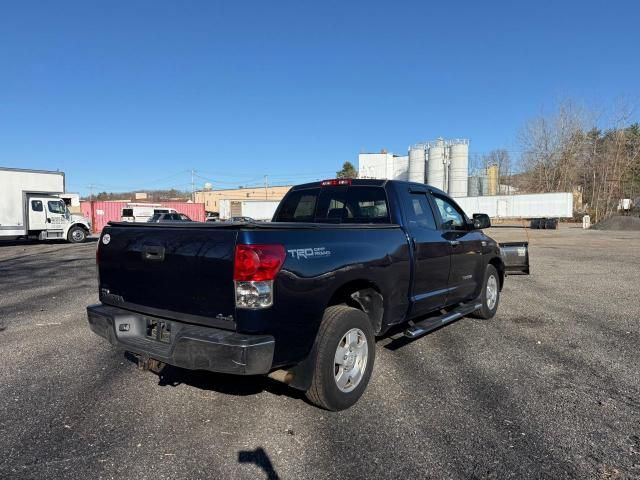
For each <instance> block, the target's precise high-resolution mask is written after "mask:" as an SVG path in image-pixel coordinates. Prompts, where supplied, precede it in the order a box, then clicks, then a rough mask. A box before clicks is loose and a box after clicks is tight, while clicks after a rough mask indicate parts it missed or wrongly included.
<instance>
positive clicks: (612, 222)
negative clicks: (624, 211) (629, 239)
mask: <svg viewBox="0 0 640 480" xmlns="http://www.w3.org/2000/svg"><path fill="white" fill-rule="evenodd" d="M593 228H595V229H596V230H625V231H631V230H640V217H630V216H618V217H609V218H607V219H606V220H603V221H602V222H599V223H597V224H596V225H594V226H593Z"/></svg>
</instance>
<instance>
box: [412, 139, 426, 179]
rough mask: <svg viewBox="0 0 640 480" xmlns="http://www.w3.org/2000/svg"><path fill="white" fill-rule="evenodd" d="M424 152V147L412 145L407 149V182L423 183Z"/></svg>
mask: <svg viewBox="0 0 640 480" xmlns="http://www.w3.org/2000/svg"><path fill="white" fill-rule="evenodd" d="M426 161H427V158H426V150H425V146H424V145H420V144H418V145H414V146H413V147H411V148H410V149H409V181H410V182H417V183H424V182H425V175H424V173H425V166H426Z"/></svg>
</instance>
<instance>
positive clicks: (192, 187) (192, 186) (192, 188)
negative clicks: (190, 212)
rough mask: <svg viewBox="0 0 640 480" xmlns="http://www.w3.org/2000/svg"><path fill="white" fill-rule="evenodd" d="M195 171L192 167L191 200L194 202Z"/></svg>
mask: <svg viewBox="0 0 640 480" xmlns="http://www.w3.org/2000/svg"><path fill="white" fill-rule="evenodd" d="M195 173H196V171H195V170H194V169H193V168H192V169H191V201H192V202H195V201H196V180H195Z"/></svg>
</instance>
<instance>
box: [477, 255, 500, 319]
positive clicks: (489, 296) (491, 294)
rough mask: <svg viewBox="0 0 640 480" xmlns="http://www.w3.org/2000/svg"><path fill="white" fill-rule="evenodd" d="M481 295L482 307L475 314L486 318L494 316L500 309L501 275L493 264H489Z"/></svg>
mask: <svg viewBox="0 0 640 480" xmlns="http://www.w3.org/2000/svg"><path fill="white" fill-rule="evenodd" d="M480 297H481V300H482V307H480V308H479V309H478V310H476V311H475V312H473V316H474V317H476V318H482V319H486V320H488V319H489V318H493V317H494V315H495V314H496V312H497V311H498V303H500V277H499V276H498V271H497V270H496V267H494V266H493V265H487V269H486V270H485V273H484V283H483V285H482V293H481V295H480Z"/></svg>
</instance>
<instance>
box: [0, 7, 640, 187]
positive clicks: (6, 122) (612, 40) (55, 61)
mask: <svg viewBox="0 0 640 480" xmlns="http://www.w3.org/2000/svg"><path fill="white" fill-rule="evenodd" d="M639 17H640V4H638V2H633V1H628V2H622V1H608V2H588V1H579V2H578V1H576V2H573V1H563V2H560V1H555V2H551V1H537V2H514V1H510V2H488V1H485V2H479V1H469V2H437V3H436V2H401V1H394V2H390V1H387V2H373V1H367V2H349V1H316V2H310V1H301V0H298V1H291V2H279V1H259V2H242V1H233V2H232V1H228V2H222V1H173V2H169V1H134V0H129V1H89V2H87V1H78V2H65V1H56V2H50V1H42V2H31V1H20V2H3V3H2V5H1V6H0V165H2V166H14V167H24V168H44V169H60V170H63V171H65V172H66V174H67V181H68V190H70V191H79V192H82V193H86V192H88V185H89V184H95V185H96V187H95V189H96V190H128V189H144V188H159V187H176V188H181V189H189V188H190V186H189V184H190V181H191V176H190V173H189V170H190V169H195V170H196V171H197V174H198V177H197V183H198V185H199V186H201V185H202V182H204V181H205V180H204V179H205V178H206V179H208V180H210V181H212V182H213V184H214V186H215V187H216V188H222V187H229V186H237V185H241V184H247V185H249V184H255V183H260V182H262V181H263V175H265V174H267V175H269V181H270V182H272V183H278V184H279V183H286V182H289V181H290V182H298V183H299V182H301V181H307V180H311V179H316V178H326V177H331V176H333V175H334V172H335V171H336V170H337V169H339V167H340V165H341V164H342V162H344V161H345V160H351V161H353V162H354V163H355V162H356V160H357V154H358V152H359V151H377V150H379V149H380V148H383V147H384V148H387V149H388V150H390V151H393V152H396V153H403V152H405V151H406V148H407V146H408V145H409V144H411V143H415V142H418V141H421V140H428V139H432V138H435V137H438V136H444V137H468V138H470V139H471V152H472V154H473V153H481V152H486V151H488V150H491V149H493V148H507V149H510V150H514V151H517V149H518V143H517V134H518V131H519V130H520V129H521V128H522V126H523V124H524V123H525V122H526V120H527V119H529V118H531V117H533V116H535V115H538V114H539V113H540V112H543V111H544V112H549V111H551V110H553V107H554V105H556V104H557V102H558V101H560V100H562V99H565V98H572V99H574V100H576V101H578V102H582V103H585V104H587V105H589V106H592V107H594V108H597V109H606V108H608V107H609V106H610V105H611V104H613V103H614V102H615V101H616V100H617V99H619V98H621V97H624V98H626V99H627V100H628V101H630V102H631V103H633V104H634V105H638V100H639V99H640V91H639V90H640V60H639V55H638V46H639V45H640V29H639V28H638V24H637V22H638V18H639ZM635 118H638V115H637V114H636V117H635Z"/></svg>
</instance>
